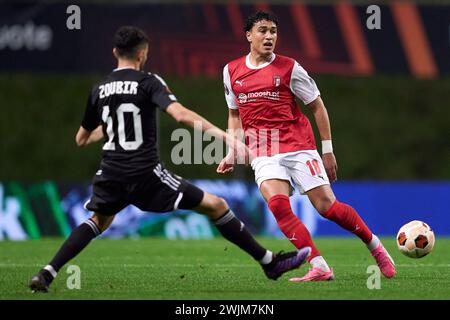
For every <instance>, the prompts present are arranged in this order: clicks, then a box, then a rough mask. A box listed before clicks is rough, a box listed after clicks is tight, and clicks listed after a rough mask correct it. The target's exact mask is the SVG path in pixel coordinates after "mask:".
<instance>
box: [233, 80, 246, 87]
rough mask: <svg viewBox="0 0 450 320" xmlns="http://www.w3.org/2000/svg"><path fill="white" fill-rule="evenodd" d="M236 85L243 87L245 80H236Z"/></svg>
mask: <svg viewBox="0 0 450 320" xmlns="http://www.w3.org/2000/svg"><path fill="white" fill-rule="evenodd" d="M234 83H237V84H238V85H240V86H241V87H242V86H243V85H244V80H242V81H239V80H236V81H235V82H234Z"/></svg>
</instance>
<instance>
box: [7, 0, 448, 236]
mask: <svg viewBox="0 0 450 320" xmlns="http://www.w3.org/2000/svg"><path fill="white" fill-rule="evenodd" d="M67 6H68V4H66V3H60V2H47V3H45V4H43V3H32V2H20V1H19V2H16V1H15V2H12V1H10V2H8V1H7V2H2V3H1V4H0V70H1V72H0V98H1V111H2V112H1V116H0V137H1V138H0V144H1V145H0V150H1V151H0V240H1V239H13V240H19V239H27V238H30V239H38V238H41V237H46V236H67V235H68V234H69V233H70V230H71V228H73V227H74V226H76V225H78V224H79V223H81V222H82V221H83V220H84V219H86V217H87V216H88V213H87V212H86V211H84V209H83V208H82V205H83V203H84V202H85V201H86V200H87V197H88V196H89V192H90V189H89V182H90V179H91V177H92V176H93V174H94V173H95V172H96V170H97V167H98V162H99V157H100V146H99V145H98V144H97V145H92V146H88V147H86V148H83V149H78V148H77V147H76V146H75V142H74V134H75V132H76V130H77V129H78V126H79V123H80V120H81V116H82V113H83V110H84V104H85V100H86V97H87V94H88V92H89V89H90V87H91V85H92V84H93V83H94V82H95V81H98V80H99V79H101V77H102V76H103V75H104V74H105V73H108V72H110V70H111V69H113V68H114V67H115V66H114V59H113V57H112V55H111V38H112V34H113V32H114V31H115V30H116V28H117V27H118V26H120V25H123V24H134V25H137V26H139V27H142V28H143V29H144V30H146V31H147V32H148V34H149V35H150V37H151V39H152V43H151V49H150V58H149V63H148V65H147V69H148V70H151V71H153V72H157V73H159V74H160V75H162V76H163V77H164V79H165V80H166V82H168V84H169V86H170V87H171V89H172V91H173V92H174V93H175V94H176V96H177V97H178V99H179V100H180V101H181V102H182V103H183V104H185V105H186V106H189V107H191V108H192V109H194V110H195V111H197V112H199V113H200V114H202V115H204V116H206V117H207V118H208V119H210V120H211V121H212V122H214V123H216V124H218V125H219V126H220V127H222V128H225V127H226V120H227V109H226V106H225V101H224V97H223V85H222V80H221V70H222V67H223V66H224V64H225V63H227V62H228V61H229V60H232V59H234V58H236V57H238V56H241V55H243V54H245V53H246V52H247V50H248V48H247V44H246V42H245V39H244V34H243V32H242V26H243V21H244V18H245V17H246V16H247V15H248V14H249V13H250V12H252V11H254V10H255V9H269V10H271V11H273V12H274V13H276V14H277V15H278V16H279V18H280V21H281V23H280V33H279V44H278V49H277V50H276V52H278V53H280V54H283V55H288V56H291V57H294V58H296V59H297V60H298V61H300V63H301V64H302V65H304V67H305V68H306V69H307V70H308V71H309V72H310V74H312V75H313V77H314V78H315V79H316V82H317V83H318V86H319V88H320V90H321V92H322V97H323V99H324V101H325V104H326V106H327V108H328V111H329V114H330V118H331V123H332V131H333V140H334V148H335V153H336V156H337V160H338V165H339V172H338V174H339V178H340V180H339V182H338V183H336V185H335V187H334V188H335V191H336V193H337V196H338V197H339V198H340V199H342V200H343V201H346V202H348V203H351V204H352V205H354V207H355V208H356V209H357V210H358V211H359V212H360V213H361V215H362V216H363V218H364V219H366V220H367V222H368V224H369V225H370V226H371V227H372V228H373V230H375V231H376V232H377V233H378V234H381V235H395V233H396V231H397V230H398V228H399V227H400V226H401V225H402V224H403V223H405V222H407V221H409V220H413V219H421V220H425V221H427V222H428V223H429V224H430V225H431V226H432V227H433V228H434V230H435V232H436V234H437V236H438V237H439V236H441V235H442V236H444V235H446V236H448V235H450V219H448V205H447V201H446V199H448V198H449V196H450V183H449V179H450V144H449V132H450V130H449V129H450V121H449V119H450V108H449V101H450V90H449V88H450V77H449V73H450V60H449V57H450V55H449V53H450V52H449V51H450V36H449V17H450V5H442V4H426V3H425V2H423V3H418V4H414V3H412V2H389V3H388V2H385V4H383V5H380V8H381V30H369V29H367V28H366V19H367V18H368V17H369V15H368V14H367V13H366V8H367V4H365V3H363V2H356V3H354V4H351V3H350V2H348V1H340V2H336V3H331V2H325V3H320V4H315V3H314V2H296V1H293V2H277V3H276V4H274V3H271V2H264V1H261V2H258V3H257V4H256V3H250V2H246V3H245V4H238V2H237V1H220V2H214V1H210V2H195V1H193V2H182V1H179V2H177V1H173V2H170V3H166V2H161V3H154V2H152V3H143V2H133V4H126V3H125V1H123V2H120V1H118V2H115V3H114V4H108V6H106V5H104V4H103V3H101V2H89V1H84V2H80V3H79V6H80V8H81V30H68V29H67V28H66V19H67V18H68V16H69V15H68V14H67V13H66V8H67ZM306 114H307V116H308V117H311V114H310V113H308V112H307V111H306ZM176 127H177V124H176V123H175V122H174V121H173V120H171V119H170V118H169V117H167V116H165V115H161V117H160V147H161V155H162V159H163V161H164V162H165V164H166V165H167V167H169V168H170V169H171V170H173V171H174V172H176V173H178V174H180V175H182V176H185V177H187V178H190V179H194V181H195V183H197V184H198V185H200V186H202V187H203V188H205V189H206V190H208V191H211V192H214V193H216V194H218V195H221V196H223V197H225V198H226V199H227V200H228V201H229V202H230V204H231V206H232V208H234V209H235V211H236V212H237V213H238V214H239V216H240V217H241V218H242V220H243V221H244V222H245V223H246V224H247V226H249V228H250V229H251V230H252V231H253V232H255V233H257V234H260V235H268V236H280V235H281V233H280V232H279V231H278V228H277V226H276V223H275V221H274V219H273V218H272V216H271V214H270V213H269V212H268V209H267V207H266V205H265V204H264V202H263V201H262V199H261V197H260V195H259V193H258V190H257V189H256V186H255V184H254V183H253V181H252V177H253V175H252V172H251V170H250V169H249V168H248V167H239V168H238V169H237V170H236V171H235V173H233V175H230V176H218V175H217V174H216V173H215V168H216V166H215V165H204V164H203V165H181V166H180V165H177V166H175V165H173V164H172V163H171V160H170V152H171V149H172V147H173V146H174V145H175V144H176V143H177V142H173V141H170V134H171V132H172V131H173V130H174V129H175V128H176ZM318 140H319V139H318ZM292 203H293V206H294V208H295V209H296V210H295V211H296V212H297V213H298V214H299V216H300V218H301V219H302V221H304V222H305V224H306V225H307V227H308V228H309V230H310V231H311V233H312V234H313V235H319V236H321V235H326V236H329V235H348V234H347V233H346V232H344V231H342V230H340V229H339V228H338V227H336V226H335V225H334V224H333V223H331V222H328V221H325V220H323V219H322V218H321V217H320V216H319V215H318V214H317V213H316V212H315V211H314V209H313V208H312V207H311V205H310V204H309V202H308V200H307V199H305V198H304V197H301V196H299V195H296V196H295V197H293V198H292ZM126 211H127V212H126V214H124V213H122V214H119V215H118V218H117V219H116V220H115V222H114V224H113V226H112V228H111V229H110V230H109V231H108V232H107V233H105V235H104V236H105V237H115V238H120V237H124V236H130V237H139V236H163V237H169V238H194V239H195V238H210V237H212V236H214V235H215V229H214V228H213V227H212V226H211V224H210V223H209V222H208V221H207V219H206V218H204V217H202V216H200V215H197V214H194V213H192V212H188V211H177V212H174V213H171V214H166V215H154V214H149V215H143V214H142V212H140V211H139V210H138V209H136V208H134V207H130V208H128V209H126Z"/></svg>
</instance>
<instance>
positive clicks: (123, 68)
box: [113, 67, 134, 72]
mask: <svg viewBox="0 0 450 320" xmlns="http://www.w3.org/2000/svg"><path fill="white" fill-rule="evenodd" d="M125 69H134V68H133V67H122V68H116V69H114V70H113V72H115V71H119V70H125Z"/></svg>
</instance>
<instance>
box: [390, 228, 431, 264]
mask: <svg viewBox="0 0 450 320" xmlns="http://www.w3.org/2000/svg"><path fill="white" fill-rule="evenodd" d="M397 246H398V249H399V250H400V251H401V253H403V254H404V255H405V256H407V257H410V258H422V257H424V256H426V255H427V254H429V253H430V252H431V250H433V247H434V232H433V230H431V228H430V226H429V225H427V224H426V223H425V222H422V221H419V220H414V221H411V222H408V223H407V224H405V225H404V226H403V227H401V228H400V230H399V231H398V233H397Z"/></svg>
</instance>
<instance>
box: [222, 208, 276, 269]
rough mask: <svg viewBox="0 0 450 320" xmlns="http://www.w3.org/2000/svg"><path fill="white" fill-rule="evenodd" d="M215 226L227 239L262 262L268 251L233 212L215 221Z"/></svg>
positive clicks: (228, 212) (229, 211)
mask: <svg viewBox="0 0 450 320" xmlns="http://www.w3.org/2000/svg"><path fill="white" fill-rule="evenodd" d="M214 224H215V225H216V228H217V229H218V230H219V231H220V233H221V234H222V236H223V237H224V238H225V239H227V240H228V241H230V242H232V243H234V244H235V245H237V246H238V247H239V248H241V249H242V250H244V251H245V252H247V253H248V254H249V255H251V256H252V257H253V258H254V259H255V260H258V261H259V260H261V259H262V258H263V257H264V255H265V254H266V252H267V250H266V249H265V248H263V247H262V246H261V245H260V244H259V243H258V242H256V240H255V238H253V236H252V235H251V233H250V232H249V231H248V230H247V228H246V227H245V225H244V223H243V222H242V221H241V220H239V219H238V218H236V216H235V215H234V213H233V211H231V210H228V211H227V212H226V213H225V214H224V215H223V216H222V217H220V218H219V219H217V220H216V221H214Z"/></svg>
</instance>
